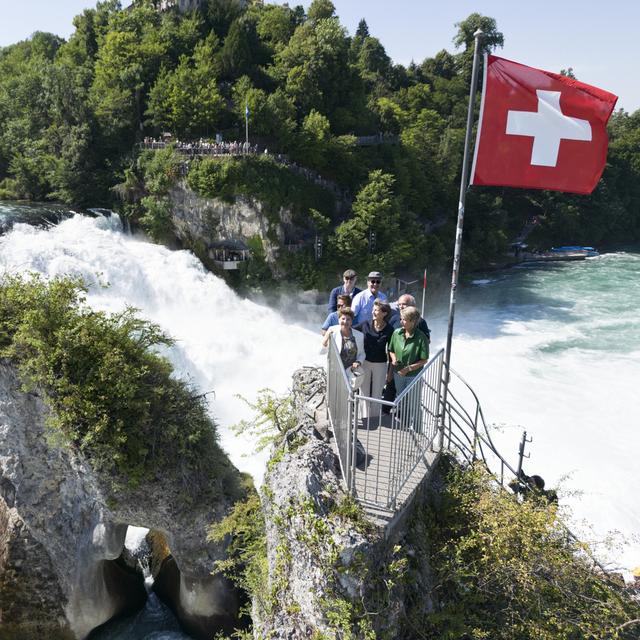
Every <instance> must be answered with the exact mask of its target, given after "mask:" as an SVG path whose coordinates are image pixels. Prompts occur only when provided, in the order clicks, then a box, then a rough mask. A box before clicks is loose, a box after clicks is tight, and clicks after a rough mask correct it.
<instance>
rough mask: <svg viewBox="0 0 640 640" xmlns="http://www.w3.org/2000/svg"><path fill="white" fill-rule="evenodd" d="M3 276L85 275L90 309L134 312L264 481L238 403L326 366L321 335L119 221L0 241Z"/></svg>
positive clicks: (232, 449) (241, 460)
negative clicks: (160, 333)
mask: <svg viewBox="0 0 640 640" xmlns="http://www.w3.org/2000/svg"><path fill="white" fill-rule="evenodd" d="M0 271H9V272H17V271H19V272H25V271H36V272H39V273H42V274H44V275H46V276H47V277H53V276H56V275H62V274H75V275H80V276H82V277H83V278H84V279H85V281H86V282H87V283H89V284H90V285H91V287H90V292H89V296H88V301H89V303H90V304H91V305H92V306H93V307H94V308H97V309H102V310H106V311H118V310H120V309H122V308H123V307H125V306H126V305H132V306H134V307H137V308H138V309H140V311H141V314H142V315H143V316H144V317H145V318H147V319H149V320H152V321H154V322H157V323H158V324H159V325H161V327H162V328H163V329H164V330H165V331H166V332H167V333H168V334H169V335H171V336H172V337H173V338H174V339H175V340H176V344H175V346H173V347H172V348H170V349H169V350H168V351H167V352H166V355H167V356H168V357H169V359H170V360H171V361H172V363H173V365H174V367H175V368H176V372H177V375H179V376H181V377H183V378H185V379H188V380H191V381H192V382H193V383H194V384H195V385H196V387H197V388H198V389H200V390H202V391H212V392H213V394H212V395H211V396H209V397H210V407H211V412H212V415H213V416H214V417H215V419H216V421H217V422H218V424H219V431H220V434H221V442H222V446H223V447H224V448H225V450H226V451H227V452H228V453H229V455H230V457H231V459H232V461H233V462H234V464H235V465H236V466H238V467H239V468H240V469H241V470H243V471H247V472H249V473H251V474H252V475H254V477H255V478H256V479H257V480H258V481H260V480H261V477H262V474H263V471H264V457H265V456H266V452H265V453H263V454H260V455H255V454H253V455H252V454H251V451H253V443H252V442H250V441H249V440H248V439H247V438H244V437H237V436H235V435H233V434H232V432H231V431H230V429H229V427H230V426H231V425H233V424H235V423H237V422H238V421H239V420H240V419H243V418H249V417H251V411H250V409H249V408H248V407H247V406H246V405H245V403H243V402H242V401H241V400H240V399H239V398H237V397H236V394H242V395H243V396H244V397H246V398H247V399H249V400H253V399H255V397H256V394H257V392H258V390H259V389H262V388H266V387H268V388H271V389H274V390H276V391H278V392H284V391H286V389H287V388H288V387H289V386H290V382H291V374H292V372H293V371H294V370H295V369H296V368H298V367H300V366H302V365H309V364H318V363H319V362H320V358H319V355H318V353H319V337H318V333H314V332H312V331H310V330H309V329H306V328H304V327H303V326H300V325H298V324H296V323H295V321H294V319H293V318H292V317H289V316H286V315H285V316H282V315H280V314H279V313H277V312H276V311H273V310H272V309H269V308H267V307H265V306H261V305H258V304H256V303H254V302H252V301H250V300H246V299H241V298H240V297H238V296H237V295H236V294H235V293H234V292H233V291H232V290H231V289H230V288H229V287H228V286H227V285H226V284H225V283H224V281H223V280H221V279H220V278H218V277H216V276H214V275H212V274H210V273H207V272H206V270H205V269H204V268H203V266H202V265H201V263H200V262H199V261H198V260H197V259H196V258H195V257H194V256H193V255H192V254H191V253H189V252H187V251H170V250H169V249H166V248H164V247H161V246H158V245H154V244H151V243H149V242H146V241H145V240H144V238H141V237H140V238H136V237H131V236H128V235H125V234H123V233H122V230H121V224H120V220H119V218H118V217H117V216H110V217H106V218H96V219H93V218H85V217H82V216H75V217H73V218H71V219H69V220H65V221H63V222H62V223H60V224H59V225H58V226H56V227H55V228H51V229H48V230H42V229H37V228H34V227H30V226H27V225H23V224H18V225H16V226H15V227H14V228H13V230H12V231H11V232H10V233H8V234H7V235H5V236H2V237H0ZM107 283H108V286H103V285H104V284H107ZM247 454H249V455H247Z"/></svg>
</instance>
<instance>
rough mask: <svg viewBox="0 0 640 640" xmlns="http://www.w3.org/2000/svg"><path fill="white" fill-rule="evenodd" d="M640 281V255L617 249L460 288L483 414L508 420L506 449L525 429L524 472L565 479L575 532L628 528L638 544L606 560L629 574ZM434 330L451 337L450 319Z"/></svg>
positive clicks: (639, 380)
mask: <svg viewBox="0 0 640 640" xmlns="http://www.w3.org/2000/svg"><path fill="white" fill-rule="evenodd" d="M639 276H640V255H637V254H633V253H627V254H623V253H618V254H610V255H604V256H602V257H601V258H599V259H596V260H592V261H586V262H583V263H565V264H563V265H558V266H554V267H552V268H543V269H537V270H517V271H512V272H509V273H508V274H507V276H506V277H505V278H502V279H501V280H500V282H499V283H495V284H488V285H485V286H483V287H482V288H481V289H478V288H476V287H471V288H469V289H466V290H463V291H462V292H461V294H460V296H459V299H460V304H459V311H458V312H457V314H456V325H455V339H454V347H453V351H452V367H453V368H454V369H456V370H457V371H459V372H460V373H462V375H463V376H464V378H465V379H466V380H467V381H468V382H469V383H470V384H471V385H472V387H473V388H474V389H475V391H476V392H477V393H478V396H479V397H480V399H481V402H482V404H483V409H484V413H485V416H486V418H487V420H488V421H489V422H494V423H498V424H502V425H507V427H506V428H505V429H504V430H503V432H502V433H498V434H496V435H495V437H494V439H495V440H496V441H497V442H498V443H500V444H499V446H500V448H501V450H502V451H503V452H505V453H509V454H510V455H509V458H510V459H515V456H516V453H517V446H518V441H519V437H520V435H521V431H522V429H526V430H527V432H528V434H529V435H531V436H532V437H533V443H532V444H531V445H529V450H530V451H531V454H532V458H531V460H528V461H526V464H525V469H526V470H527V471H528V473H530V474H531V473H537V474H539V475H541V476H543V477H544V478H545V480H546V481H547V485H550V486H553V485H555V484H557V483H558V482H560V481H561V480H562V479H563V478H564V477H565V476H567V475H568V476H569V477H568V478H567V479H566V480H565V481H563V482H562V483H561V487H562V488H563V489H564V493H565V496H564V498H563V497H561V502H564V503H565V504H567V503H568V504H569V505H570V507H571V508H572V511H573V513H574V517H575V525H574V528H575V529H576V531H579V530H580V529H581V525H580V524H579V521H581V520H583V519H584V520H587V521H588V522H590V523H592V524H593V525H594V527H595V531H596V538H599V539H601V538H602V537H603V535H604V534H605V533H606V532H607V531H610V530H619V531H621V532H622V533H623V534H624V535H625V536H626V537H627V538H629V539H630V540H631V544H630V545H627V546H625V548H624V549H623V550H622V551H621V552H620V553H616V554H614V555H613V556H609V558H610V559H612V560H613V563H614V564H619V565H621V566H623V567H626V568H627V569H629V568H631V567H634V566H637V565H640V539H639V538H638V534H639V533H640V500H638V497H637V479H636V469H637V466H638V463H639V460H638V455H639V452H640V429H638V424H639V421H640V393H639V392H638V386H639V384H640V357H639V356H640V326H639V323H638V320H637V318H638V306H639V303H638V300H640V277H639ZM433 325H434V326H433V327H432V328H433V334H434V335H436V336H443V335H445V331H446V324H445V318H444V317H443V316H440V317H439V318H437V319H436V321H435V322H434V323H433ZM437 342H438V341H437V340H436V346H437ZM573 491H579V492H581V493H582V495H581V496H568V495H566V494H567V493H568V492H573ZM561 496H562V492H561ZM588 537H589V539H590V538H591V537H593V536H591V535H589V536H588Z"/></svg>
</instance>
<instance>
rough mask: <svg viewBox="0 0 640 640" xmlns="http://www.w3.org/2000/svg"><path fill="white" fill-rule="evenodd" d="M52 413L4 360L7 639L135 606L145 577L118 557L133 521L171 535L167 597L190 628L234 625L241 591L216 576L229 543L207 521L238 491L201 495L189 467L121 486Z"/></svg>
mask: <svg viewBox="0 0 640 640" xmlns="http://www.w3.org/2000/svg"><path fill="white" fill-rule="evenodd" d="M47 415H48V408H47V407H46V406H45V405H44V403H43V402H42V400H41V398H40V397H39V396H38V395H37V394H34V393H25V392H24V391H23V390H22V389H21V384H20V381H19V379H18V377H17V375H16V372H15V370H14V368H13V367H12V366H11V365H10V364H9V363H8V362H6V361H5V362H1V361H0V492H1V497H0V638H1V639H3V640H4V639H5V638H7V639H9V638H11V640H19V639H21V638H24V639H30V638H43V637H46V638H47V639H48V640H54V639H57V638H61V639H63V638H64V639H67V638H84V637H86V635H87V634H88V633H89V632H90V631H91V630H92V629H93V628H95V627H96V626H98V625H100V624H102V623H104V622H105V621H107V620H108V619H110V618H111V617H112V616H114V615H116V614H119V613H123V612H126V611H128V610H130V609H131V608H135V607H137V606H140V605H141V604H142V603H143V602H144V599H145V597H146V595H145V591H144V587H143V584H142V581H141V579H140V577H139V576H136V575H135V574H133V573H132V572H130V571H127V570H126V566H125V565H124V563H121V562H119V561H118V559H119V557H120V555H121V553H122V550H123V546H124V541H125V536H126V531H127V526H128V525H136V526H141V527H146V528H148V529H150V530H152V531H156V532H159V533H161V534H162V535H163V536H164V538H165V539H166V541H167V543H168V546H169V548H170V550H171V553H172V556H173V559H174V561H175V565H176V571H175V572H174V573H175V580H174V583H175V584H173V585H172V588H171V589H170V590H171V591H172V593H173V597H174V602H173V603H170V605H171V606H172V608H174V610H175V611H176V612H177V613H178V615H179V616H180V617H181V622H182V624H183V626H184V627H185V629H187V630H188V631H190V632H191V633H192V634H193V635H194V636H195V637H202V638H205V637H211V636H212V635H213V634H214V633H215V631H216V630H219V629H228V628H230V627H231V626H232V625H233V622H234V621H235V617H236V614H237V609H238V602H237V598H236V593H235V591H234V589H233V588H231V587H230V585H229V583H228V582H227V580H226V579H225V578H223V577H221V576H219V575H216V576H211V575H210V571H211V568H212V566H213V563H214V562H215V561H216V560H217V559H220V558H222V557H224V547H223V545H221V544H218V545H216V544H212V543H210V542H207V540H206V529H207V526H208V525H209V524H210V523H211V522H213V521H215V520H217V519H220V518H222V517H223V515H224V514H225V512H226V510H227V509H228V506H229V504H230V502H231V501H232V500H233V498H232V497H230V496H225V495H224V494H223V493H220V494H219V495H217V497H216V500H215V502H209V501H204V500H198V499H194V496H193V495H191V493H190V489H189V487H190V482H189V477H188V471H187V470H183V471H184V473H185V474H186V475H184V476H183V478H182V480H183V481H182V482H176V480H175V474H173V473H167V474H162V473H159V474H158V475H157V477H155V478H154V480H153V481H151V482H147V483H145V484H143V485H141V486H139V487H137V488H131V487H129V488H127V489H120V490H119V491H115V490H114V484H113V482H112V480H113V479H111V478H104V477H101V476H100V475H99V474H97V473H96V472H95V471H94V470H93V469H92V468H91V466H90V465H89V464H88V463H87V461H86V460H85V459H84V458H83V457H82V456H81V455H79V454H78V453H76V452H75V451H73V450H72V449H70V448H68V447H64V446H62V444H60V443H57V442H55V441H53V440H52V436H51V433H50V432H49V431H48V430H47V427H46V419H47ZM177 466H179V461H178V462H177Z"/></svg>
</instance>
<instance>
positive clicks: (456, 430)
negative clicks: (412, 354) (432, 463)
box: [442, 369, 530, 486]
mask: <svg viewBox="0 0 640 640" xmlns="http://www.w3.org/2000/svg"><path fill="white" fill-rule="evenodd" d="M463 394H464V395H465V396H466V401H465V400H463V399H462V397H463ZM442 437H443V443H442V446H443V448H444V449H447V450H449V451H451V452H452V453H454V454H456V455H457V456H458V458H461V459H462V461H463V462H466V463H472V462H475V461H477V460H480V461H482V462H483V463H484V465H485V467H487V469H488V470H489V471H490V472H491V473H492V474H493V475H494V476H495V478H496V479H497V480H498V482H499V483H500V484H501V485H502V486H505V482H506V480H507V478H506V476H507V475H508V476H509V479H510V480H511V481H513V480H515V481H517V482H518V483H522V479H523V474H522V461H523V458H525V457H526V456H525V454H524V449H525V445H526V443H527V442H530V440H529V439H527V432H526V431H525V432H523V435H522V439H521V441H520V447H519V458H518V463H517V465H516V466H515V467H514V466H512V465H511V464H509V462H507V460H506V459H505V458H504V456H503V455H502V454H501V453H500V452H499V451H498V449H497V447H496V445H495V444H494V442H493V440H492V438H491V434H490V433H489V429H488V427H487V423H486V421H485V418H484V414H483V412H482V406H481V405H480V400H479V399H478V396H477V395H476V393H475V391H474V390H473V389H472V388H471V386H470V385H469V384H468V383H467V382H466V380H465V379H464V378H463V377H462V376H461V375H460V374H459V373H457V372H456V371H455V370H454V369H451V378H450V381H449V391H448V394H447V406H446V407H445V408H444V411H443V429H442Z"/></svg>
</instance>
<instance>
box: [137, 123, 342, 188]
mask: <svg viewBox="0 0 640 640" xmlns="http://www.w3.org/2000/svg"><path fill="white" fill-rule="evenodd" d="M169 146H173V147H174V148H175V149H176V151H178V152H179V153H181V154H182V155H184V156H186V157H187V158H195V157H196V156H246V155H259V154H262V155H267V156H269V157H271V158H273V159H274V160H275V161H276V162H277V163H278V164H281V165H283V166H285V167H287V168H289V169H291V170H292V171H294V172H295V173H297V174H299V175H301V176H303V177H304V178H305V179H306V180H309V181H310V182H313V183H315V184H317V185H318V186H320V187H323V188H325V189H329V190H330V191H332V192H333V193H334V194H335V195H336V196H337V197H339V198H349V194H348V193H347V192H346V191H345V190H344V189H341V188H340V186H339V185H338V184H336V183H335V182H333V181H332V180H327V178H325V177H323V176H322V175H320V174H319V173H318V172H317V171H314V170H313V169H309V168H307V167H302V166H300V165H299V164H297V163H296V162H294V161H293V160H290V159H289V157H288V156H286V155H285V154H283V153H270V152H269V149H268V148H267V147H260V146H259V145H258V144H251V143H250V142H247V141H239V140H233V141H222V140H207V139H204V138H199V139H198V140H188V141H185V140H179V139H176V138H173V137H171V136H168V135H167V136H164V137H162V138H154V137H151V136H146V137H145V138H144V140H143V141H142V142H141V143H140V147H141V148H142V149H152V150H160V149H166V148H167V147H169ZM184 170H185V171H186V168H185V169H184Z"/></svg>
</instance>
